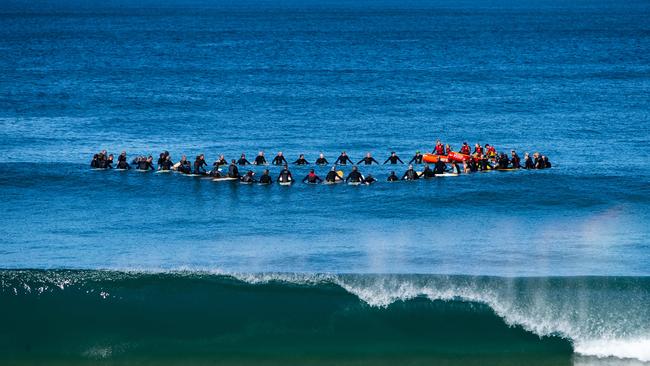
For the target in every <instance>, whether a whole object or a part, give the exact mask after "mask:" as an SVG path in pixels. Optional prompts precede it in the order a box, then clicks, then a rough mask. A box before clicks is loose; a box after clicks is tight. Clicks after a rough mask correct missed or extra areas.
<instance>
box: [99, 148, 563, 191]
mask: <svg viewBox="0 0 650 366" xmlns="http://www.w3.org/2000/svg"><path fill="white" fill-rule="evenodd" d="M451 152H453V151H452V150H451V147H450V146H449V145H446V146H445V145H443V144H442V143H441V142H440V141H437V142H436V146H435V148H434V150H433V152H432V154H433V155H436V156H440V157H443V156H447V155H449V154H450V153H451ZM459 153H461V154H464V155H468V156H471V157H472V158H471V159H467V160H463V161H462V163H461V164H462V167H461V166H460V165H459V163H458V162H457V161H448V160H446V159H439V160H437V161H436V162H435V163H433V167H431V166H429V164H426V162H425V165H424V168H423V170H422V171H415V169H414V167H413V164H422V163H423V159H424V155H423V154H422V153H420V151H416V153H415V155H414V156H413V157H412V158H411V160H410V161H409V162H408V169H407V170H406V172H405V173H404V174H402V175H401V176H398V175H397V174H396V173H395V172H394V171H392V172H391V173H390V175H389V176H388V178H387V181H398V180H416V179H420V178H432V177H435V176H436V175H457V174H460V173H461V172H463V173H472V172H478V171H486V170H505V169H508V170H511V169H547V168H550V167H551V163H550V162H549V161H548V158H547V157H546V156H544V155H541V154H539V153H534V154H533V155H532V156H531V155H529V154H528V153H525V155H524V159H523V162H522V159H521V158H520V157H519V155H518V154H517V152H516V151H514V150H512V151H511V152H510V156H508V154H506V153H503V152H502V153H498V152H497V151H496V149H495V148H494V147H493V146H490V145H489V144H486V145H485V147H483V146H481V145H480V144H476V145H475V146H474V151H473V152H472V151H471V150H470V147H469V145H468V144H467V143H466V142H465V143H463V145H462V147H461V149H460V150H459ZM114 163H115V161H114V157H113V154H108V153H107V152H106V150H103V151H101V152H99V153H98V154H95V155H94V156H93V159H92V162H91V167H92V168H95V169H113V168H115V169H120V170H128V169H132V168H134V169H137V170H141V171H150V170H151V171H155V170H157V171H162V172H165V171H177V172H180V173H183V174H191V175H198V176H209V177H212V178H214V179H227V180H240V181H241V182H242V183H261V184H270V183H273V182H279V183H292V182H295V179H294V177H293V175H292V174H291V171H290V170H289V162H288V161H287V159H286V158H285V156H284V155H283V153H282V152H278V153H277V155H276V156H275V157H274V158H273V159H272V160H271V163H270V164H271V165H276V166H281V167H282V170H281V171H280V173H279V175H278V176H277V178H275V179H274V178H272V177H271V175H270V172H269V170H268V169H265V170H264V172H263V173H262V175H261V176H260V177H259V178H257V177H256V175H255V172H253V171H252V170H248V171H247V172H246V173H244V174H240V171H239V167H244V166H248V165H258V166H266V165H269V163H268V162H267V160H266V157H265V156H264V152H263V151H260V152H259V153H258V155H257V156H256V157H255V158H254V159H253V161H252V162H251V161H249V160H248V159H247V158H246V155H245V154H241V157H240V158H239V159H238V160H235V159H232V160H231V161H230V163H228V161H227V160H226V159H225V157H224V155H220V156H219V158H218V159H217V160H216V161H215V162H214V163H213V164H212V169H210V170H208V169H207V167H208V163H207V162H206V160H205V156H204V155H203V154H200V155H198V156H196V159H195V160H194V162H193V163H191V162H190V161H189V160H188V159H187V157H186V156H185V155H183V156H182V157H181V159H180V161H178V162H176V163H174V162H173V161H172V159H171V156H170V154H169V152H168V151H165V152H162V153H160V155H159V157H158V160H157V162H156V163H155V165H154V158H153V156H151V155H150V156H148V157H145V156H138V157H136V158H135V159H133V160H132V161H131V162H130V164H129V162H128V160H127V155H126V152H124V151H123V152H122V153H121V154H120V155H119V156H118V157H117V164H116V166H115V167H113V164H114ZM522 163H523V164H522ZM292 164H295V165H309V164H310V163H309V162H308V161H307V160H306V158H305V155H304V154H300V155H299V157H298V159H296V160H295V161H294V162H292ZM315 164H316V165H320V166H323V165H329V164H330V163H329V161H328V160H327V159H326V158H325V156H324V154H320V155H319V157H318V158H317V159H316V161H315ZM348 164H351V165H353V167H352V171H351V172H350V173H349V174H348V176H347V177H345V178H344V177H343V176H342V172H341V171H337V166H339V165H348ZM362 164H363V165H372V164H380V163H379V162H378V161H377V160H376V159H375V158H374V157H373V156H372V154H370V153H367V154H366V156H365V157H364V158H362V159H361V160H359V161H358V162H357V163H356V164H355V163H354V161H353V160H352V159H351V158H350V157H349V156H348V155H347V153H346V152H345V151H343V152H341V154H340V156H339V157H338V158H337V159H336V160H335V161H334V165H333V166H332V168H331V169H330V171H329V172H328V173H327V175H326V176H325V178H324V179H322V178H321V177H319V176H318V175H317V174H316V173H315V170H314V169H311V170H310V172H309V174H307V176H305V177H304V178H303V179H302V181H303V182H305V183H311V184H318V183H322V182H326V183H337V182H347V183H357V184H372V183H374V182H376V181H377V180H376V179H375V178H374V177H373V176H372V175H370V174H368V175H366V176H364V175H363V174H361V172H360V171H359V168H358V167H357V165H362ZM383 164H391V165H395V164H404V162H403V161H402V159H400V157H399V156H398V155H397V154H396V153H395V152H391V154H390V156H388V158H387V159H386V160H385V161H384V162H383ZM225 166H227V169H226V171H223V169H222V167H225Z"/></svg>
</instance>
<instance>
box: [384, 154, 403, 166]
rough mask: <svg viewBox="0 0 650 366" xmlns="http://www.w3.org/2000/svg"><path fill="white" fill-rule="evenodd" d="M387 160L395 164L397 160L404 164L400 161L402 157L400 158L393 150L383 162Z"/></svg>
mask: <svg viewBox="0 0 650 366" xmlns="http://www.w3.org/2000/svg"><path fill="white" fill-rule="evenodd" d="M389 161H390V163H391V164H397V162H398V161H399V162H400V163H401V164H404V162H403V161H402V159H400V158H399V156H397V154H396V153H395V151H393V152H391V153H390V156H389V157H388V159H386V161H384V164H386V163H388V162H389Z"/></svg>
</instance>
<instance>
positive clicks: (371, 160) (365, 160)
mask: <svg viewBox="0 0 650 366" xmlns="http://www.w3.org/2000/svg"><path fill="white" fill-rule="evenodd" d="M361 163H364V164H365V165H372V163H375V164H379V162H378V161H377V160H375V158H373V157H367V156H366V157H365V158H363V159H361V160H359V162H358V163H357V164H361Z"/></svg>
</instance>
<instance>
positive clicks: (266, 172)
mask: <svg viewBox="0 0 650 366" xmlns="http://www.w3.org/2000/svg"><path fill="white" fill-rule="evenodd" d="M271 183H273V178H271V175H270V174H269V170H268V169H264V173H262V176H261V177H260V184H271Z"/></svg>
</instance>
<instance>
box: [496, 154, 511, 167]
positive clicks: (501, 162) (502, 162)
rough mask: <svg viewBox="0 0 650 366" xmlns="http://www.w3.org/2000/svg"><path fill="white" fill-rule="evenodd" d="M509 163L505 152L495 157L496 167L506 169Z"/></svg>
mask: <svg viewBox="0 0 650 366" xmlns="http://www.w3.org/2000/svg"><path fill="white" fill-rule="evenodd" d="M509 165H510V159H508V155H506V154H505V153H501V154H499V155H498V157H497V169H508V166H509Z"/></svg>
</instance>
